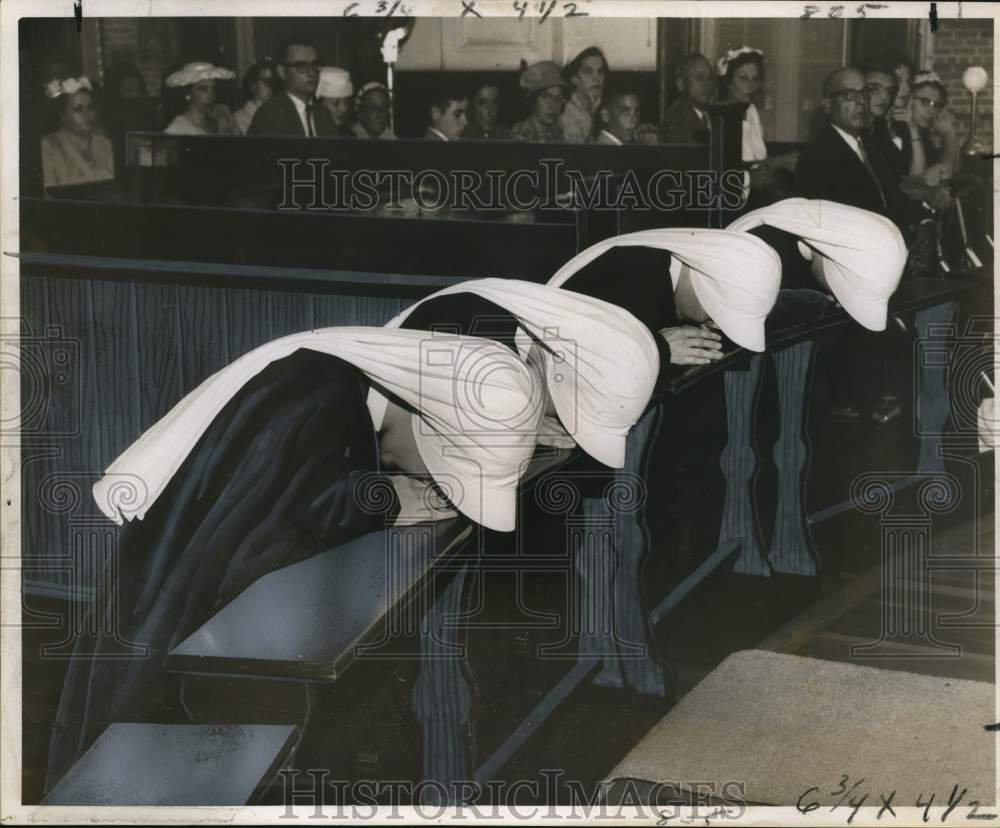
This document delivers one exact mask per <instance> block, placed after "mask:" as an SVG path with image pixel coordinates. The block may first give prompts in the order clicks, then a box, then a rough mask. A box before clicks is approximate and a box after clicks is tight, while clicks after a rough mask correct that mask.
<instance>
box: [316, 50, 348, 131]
mask: <svg viewBox="0 0 1000 828" xmlns="http://www.w3.org/2000/svg"><path fill="white" fill-rule="evenodd" d="M316 97H318V98H319V102H320V104H321V105H322V106H324V107H325V108H326V110H327V111H328V112H329V113H330V117H331V118H333V125H334V127H335V128H336V133H335V134H336V135H337V136H338V137H340V138H354V137H355V135H354V131H353V130H352V129H351V127H352V126H353V125H354V85H353V84H352V83H351V76H350V74H349V73H348V72H347V70H346V69H341V68H340V67H339V66H324V67H323V68H322V69H320V72H319V83H317V84H316Z"/></svg>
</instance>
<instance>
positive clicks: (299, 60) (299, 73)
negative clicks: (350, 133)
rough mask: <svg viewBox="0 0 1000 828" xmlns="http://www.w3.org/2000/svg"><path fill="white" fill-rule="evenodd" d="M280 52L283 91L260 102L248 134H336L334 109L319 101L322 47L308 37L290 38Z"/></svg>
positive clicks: (279, 73)
mask: <svg viewBox="0 0 1000 828" xmlns="http://www.w3.org/2000/svg"><path fill="white" fill-rule="evenodd" d="M278 54H279V55H280V56H281V61H280V62H279V63H278V64H277V67H276V69H277V72H278V79H279V80H280V81H281V83H282V85H283V91H282V92H280V93H279V94H276V95H275V96H274V97H273V98H271V100H269V101H267V102H266V103H263V104H261V105H260V107H259V108H258V109H257V111H256V112H255V113H254V116H253V120H252V121H251V122H250V128H249V129H248V130H247V135H288V136H297V137H305V138H315V137H316V136H317V135H333V134H334V133H335V128H334V125H333V119H332V118H331V117H330V113H329V112H327V110H326V109H325V108H324V107H322V106H317V105H316V98H315V97H314V95H315V92H316V86H317V84H318V82H319V70H320V62H319V51H318V50H317V48H316V44H315V43H313V42H312V40H310V39H309V38H307V37H303V36H301V35H300V36H296V37H292V38H289V39H288V40H286V41H285V43H284V44H283V45H282V47H281V49H280V50H279V52H278Z"/></svg>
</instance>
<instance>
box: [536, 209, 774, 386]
mask: <svg viewBox="0 0 1000 828" xmlns="http://www.w3.org/2000/svg"><path fill="white" fill-rule="evenodd" d="M780 278H781V261H780V259H779V258H778V256H777V254H776V253H775V252H774V251H773V250H772V249H771V248H770V247H768V246H767V245H766V244H764V243H763V242H762V241H760V240H759V239H756V238H754V237H752V236H749V235H747V234H745V233H732V232H729V231H726V230H707V229H705V230H703V229H681V228H667V229H661V230H642V231H640V232H637V233H627V234H625V235H621V236H615V237H613V238H610V239H606V240H605V241H602V242H598V243H597V244H595V245H593V246H591V247H588V248H587V249H586V250H584V251H583V252H581V253H579V254H578V255H577V256H575V257H574V258H572V259H570V260H569V261H568V262H567V263H566V264H565V265H563V266H562V267H561V268H560V269H559V270H558V271H556V273H555V275H554V276H553V277H552V278H551V279H550V280H549V282H548V284H549V286H550V287H557V288H563V289H565V290H568V291H573V292H576V293H582V294H585V295H587V296H592V297H595V298H598V299H602V300H604V301H606V302H609V303H611V304H614V305H617V306H619V307H621V308H624V309H625V310H627V311H629V312H630V313H631V314H632V315H633V316H635V317H636V318H637V319H639V321H640V322H642V323H643V325H645V326H646V328H647V329H648V330H649V332H650V333H651V334H652V335H653V336H654V338H655V341H656V345H657V348H658V349H659V353H660V365H661V369H662V368H666V367H667V366H688V365H706V364H708V363H710V362H713V361H715V360H717V359H720V358H721V357H722V353H723V348H722V336H723V335H724V336H725V337H727V338H728V339H729V340H731V341H732V342H733V343H735V344H736V345H738V346H740V347H743V348H747V349H749V350H752V351H763V350H764V342H765V335H764V320H765V319H766V318H767V316H768V314H769V313H770V311H771V308H772V307H773V306H774V303H775V300H776V298H777V295H778V287H779V284H780ZM720 332H721V335H720ZM661 373H666V372H664V371H662V370H661Z"/></svg>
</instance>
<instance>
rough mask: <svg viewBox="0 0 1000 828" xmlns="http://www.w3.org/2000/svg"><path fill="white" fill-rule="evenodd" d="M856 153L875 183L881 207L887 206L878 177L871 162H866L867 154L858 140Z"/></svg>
mask: <svg viewBox="0 0 1000 828" xmlns="http://www.w3.org/2000/svg"><path fill="white" fill-rule="evenodd" d="M858 153H859V154H860V155H861V161H862V162H863V163H864V165H865V169H866V170H868V174H869V175H870V176H871V177H872V181H874V182H875V186H876V187H877V188H878V197H879V198H880V199H881V201H882V206H883V207H886V206H888V205H887V204H886V201H885V191H884V190H883V189H882V184H881V182H880V181H879V180H878V176H877V175H875V170H874V168H873V167H872V164H871V161H869V160H868V153H867V152H865V145H864V142H863V141H862V140H861V139H860V138H858Z"/></svg>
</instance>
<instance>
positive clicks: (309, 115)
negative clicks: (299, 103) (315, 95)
mask: <svg viewBox="0 0 1000 828" xmlns="http://www.w3.org/2000/svg"><path fill="white" fill-rule="evenodd" d="M306 124H307V125H308V129H306V137H307V138H315V137H316V128H315V127H314V126H313V104H312V101H308V102H307V103H306Z"/></svg>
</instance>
